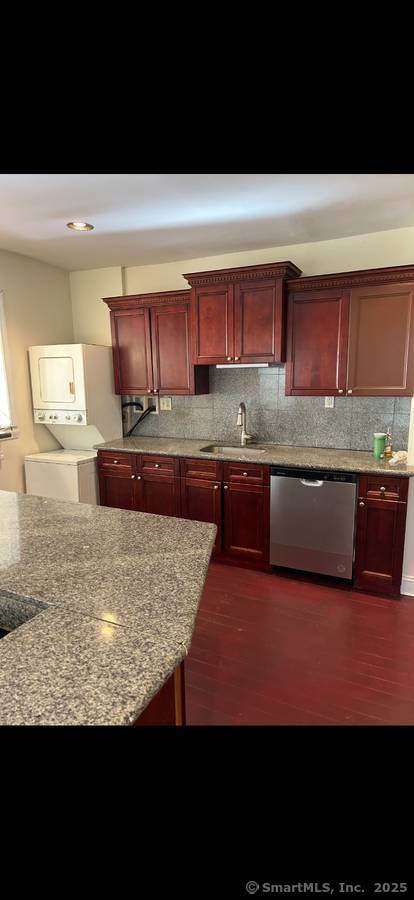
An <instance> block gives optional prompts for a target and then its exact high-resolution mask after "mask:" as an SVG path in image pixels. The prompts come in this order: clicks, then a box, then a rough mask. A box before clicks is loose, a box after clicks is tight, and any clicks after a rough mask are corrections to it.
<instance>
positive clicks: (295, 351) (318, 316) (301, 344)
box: [286, 290, 349, 396]
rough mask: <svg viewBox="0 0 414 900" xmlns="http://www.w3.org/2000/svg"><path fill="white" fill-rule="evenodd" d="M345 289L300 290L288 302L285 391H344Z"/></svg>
mask: <svg viewBox="0 0 414 900" xmlns="http://www.w3.org/2000/svg"><path fill="white" fill-rule="evenodd" d="M348 324H349V291H343V290H339V291H329V290H322V291H303V292H301V293H295V294H291V295H290V297H289V301H288V336H287V364H286V394H294V395H304V396H315V395H316V396H319V395H326V394H328V395H329V394H330V395H336V394H345V390H346V364H347V350H348Z"/></svg>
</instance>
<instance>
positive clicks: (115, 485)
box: [98, 452, 181, 516]
mask: <svg viewBox="0 0 414 900" xmlns="http://www.w3.org/2000/svg"><path fill="white" fill-rule="evenodd" d="M157 460H159V461H158V462H157ZM178 471H179V463H178V460H176V459H173V458H172V457H156V456H153V457H145V456H143V457H142V461H141V456H140V455H139V454H133V453H118V454H116V455H114V454H112V455H110V454H109V453H105V452H104V453H98V476H99V494H100V502H101V506H113V507H116V508H118V509H131V510H135V511H137V512H147V513H153V514H154V515H158V516H179V515H180V507H181V504H180V479H179V477H177V476H176V475H174V474H170V473H171V472H178Z"/></svg>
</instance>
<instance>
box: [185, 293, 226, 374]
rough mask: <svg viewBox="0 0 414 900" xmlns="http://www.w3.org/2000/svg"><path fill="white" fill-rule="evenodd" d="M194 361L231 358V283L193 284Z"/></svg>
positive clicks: (224, 361)
mask: <svg viewBox="0 0 414 900" xmlns="http://www.w3.org/2000/svg"><path fill="white" fill-rule="evenodd" d="M192 319H193V343H194V362H195V363H199V364H202V363H204V364H206V365H215V364H216V363H226V362H233V361H234V288H233V285H232V284H223V285H207V286H205V287H196V288H193V297H192Z"/></svg>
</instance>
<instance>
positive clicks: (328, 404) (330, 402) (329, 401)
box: [325, 397, 335, 409]
mask: <svg viewBox="0 0 414 900" xmlns="http://www.w3.org/2000/svg"><path fill="white" fill-rule="evenodd" d="M334 406H335V397H325V409H333V408H334Z"/></svg>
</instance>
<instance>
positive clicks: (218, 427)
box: [136, 366, 411, 450]
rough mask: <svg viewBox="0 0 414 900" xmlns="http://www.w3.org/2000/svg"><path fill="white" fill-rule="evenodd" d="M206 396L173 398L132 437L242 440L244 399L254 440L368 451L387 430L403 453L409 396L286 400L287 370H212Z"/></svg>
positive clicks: (394, 444)
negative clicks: (374, 439) (330, 405)
mask: <svg viewBox="0 0 414 900" xmlns="http://www.w3.org/2000/svg"><path fill="white" fill-rule="evenodd" d="M210 391H211V393H210V394H202V395H200V396H198V397H172V409H171V411H169V412H160V413H159V415H158V416H147V417H146V419H144V421H143V422H142V424H141V425H138V427H137V429H136V434H137V435H138V434H142V435H148V436H153V437H155V436H159V437H184V438H194V439H197V438H200V439H204V438H205V439H206V440H207V439H209V440H220V441H223V440H226V441H231V442H232V443H238V442H239V441H240V428H238V427H237V426H236V419H237V410H238V406H239V403H240V401H242V400H243V401H244V403H245V404H246V410H247V430H248V431H249V433H251V434H254V435H255V440H256V441H266V442H271V443H275V444H296V445H298V446H302V447H336V448H338V449H350V450H371V449H372V435H373V432H374V431H387V428H388V427H390V428H391V431H392V435H393V447H394V449H395V450H406V449H407V444H408V429H409V422H410V408H411V399H410V398H409V397H336V398H335V406H334V409H325V398H324V397H286V396H285V367H284V366H275V367H269V368H265V369H250V368H249V369H216V368H214V366H212V367H211V368H210Z"/></svg>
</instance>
